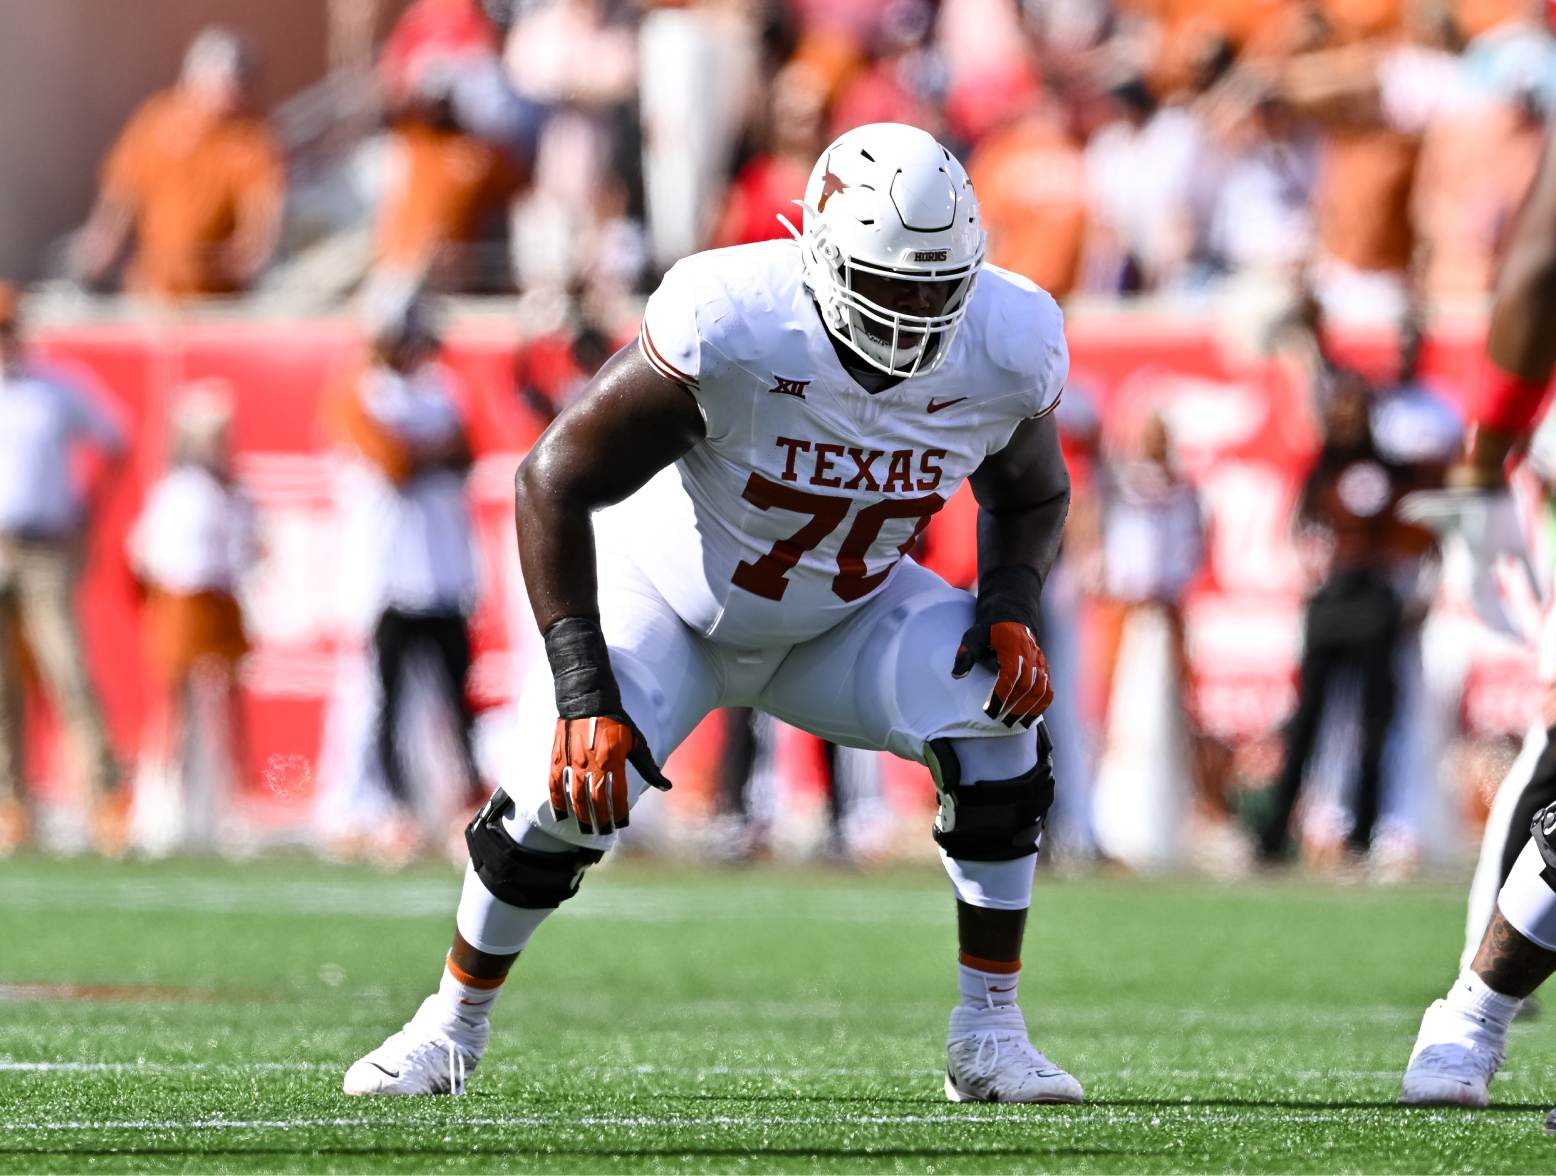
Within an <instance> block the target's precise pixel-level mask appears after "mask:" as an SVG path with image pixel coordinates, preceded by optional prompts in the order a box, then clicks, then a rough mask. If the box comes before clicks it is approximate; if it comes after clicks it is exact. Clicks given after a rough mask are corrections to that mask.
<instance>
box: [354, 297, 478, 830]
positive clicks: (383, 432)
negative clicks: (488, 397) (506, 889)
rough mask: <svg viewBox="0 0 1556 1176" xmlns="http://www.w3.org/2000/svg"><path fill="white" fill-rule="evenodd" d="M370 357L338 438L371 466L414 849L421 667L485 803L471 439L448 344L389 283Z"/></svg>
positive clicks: (380, 742)
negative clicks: (429, 672)
mask: <svg viewBox="0 0 1556 1176" xmlns="http://www.w3.org/2000/svg"><path fill="white" fill-rule="evenodd" d="M367 313H368V317H369V320H370V321H369V330H370V337H371V347H372V353H371V356H370V358H369V361H368V364H367V367H366V369H365V370H364V371H363V372H362V373H361V375H360V376H359V377H358V378H357V379H355V380H352V381H350V382H349V383H347V384H346V385H345V386H343V387H342V388H341V389H339V390H338V391H337V393H336V394H335V395H334V396H333V398H332V401H333V402H332V404H331V405H330V415H331V418H332V423H333V426H334V431H335V432H336V435H337V436H338V437H340V438H341V439H342V440H344V441H345V442H346V443H347V444H348V445H349V446H350V447H351V448H353V449H354V450H355V451H356V453H357V454H358V455H359V457H360V458H361V459H362V466H363V471H362V472H363V474H364V475H365V478H364V486H363V494H364V498H365V502H364V504H363V505H364V508H365V512H366V513H368V514H370V515H371V517H372V519H373V520H374V524H375V526H374V529H375V531H376V536H375V537H376V539H377V541H378V542H377V551H376V553H375V554H374V555H373V557H372V558H374V561H375V566H374V567H373V568H371V569H368V574H369V575H370V576H371V577H372V584H371V588H370V591H371V594H372V597H373V601H374V603H375V605H376V609H375V613H376V619H375V621H374V624H373V629H372V636H371V645H372V650H373V654H374V658H375V661H376V669H377V679H378V687H379V697H378V708H377V717H376V721H375V724H374V730H373V747H374V751H375V755H376V760H377V764H378V767H379V769H380V771H381V773H382V779H383V782H384V787H385V788H386V789H387V791H388V792H389V794H390V796H391V798H392V799H393V801H394V804H395V806H396V808H397V809H398V828H397V830H396V831H395V835H396V836H397V837H398V838H400V839H401V840H402V841H403V843H404V844H402V845H401V846H400V847H399V848H402V849H405V848H412V847H414V846H415V845H416V843H417V842H418V841H420V840H421V839H422V837H423V836H424V835H425V831H424V830H423V827H422V826H423V822H422V821H421V820H420V819H419V816H420V814H422V813H426V812H427V811H428V810H429V809H430V808H431V806H430V805H428V804H427V803H426V801H427V799H428V789H426V788H419V789H413V787H412V783H411V776H410V774H409V773H408V772H407V771H406V768H405V766H404V763H403V758H404V755H405V748H404V747H403V746H402V743H403V740H401V739H400V738H399V733H400V729H401V728H400V720H401V713H402V712H401V706H402V700H403V698H404V697H405V695H406V693H407V685H408V681H409V677H410V674H411V671H412V666H413V663H416V662H417V661H418V660H419V659H428V660H430V661H431V662H432V663H433V665H434V669H435V678H436V682H437V687H438V691H439V693H440V694H441V695H442V700H443V702H444V703H445V705H446V707H447V709H448V711H449V713H450V714H451V715H452V716H453V718H454V722H455V727H456V734H457V737H458V744H459V753H460V760H461V767H462V769H463V776H464V779H463V781H462V788H461V795H460V797H459V798H458V801H459V803H460V804H461V805H463V804H464V803H466V802H474V803H478V802H479V800H480V798H481V797H482V795H483V789H482V784H481V779H480V774H479V771H478V769H477V768H476V763H475V756H474V751H473V748H472V746H471V731H472V727H473V724H474V721H475V719H474V714H473V713H472V710H471V707H470V703H469V700H468V697H467V695H466V692H465V686H466V681H465V680H466V678H467V677H468V675H469V672H470V665H471V650H470V635H469V631H468V627H467V626H468V620H469V613H470V609H471V607H472V604H473V597H474V592H475V567H474V563H473V549H472V542H473V538H472V529H471V520H470V513H469V507H468V504H467V503H466V500H465V476H466V473H467V471H468V469H469V466H470V449H469V442H468V439H467V437H466V433H465V425H464V421H463V418H462V416H461V414H460V410H459V407H458V404H457V402H456V400H455V398H454V390H453V380H454V377H453V374H452V373H451V372H450V371H449V370H448V369H447V368H445V367H444V366H443V365H442V364H440V363H439V362H438V360H437V356H438V352H439V350H440V347H441V340H440V339H439V336H438V333H437V331H436V329H435V327H434V324H433V323H432V321H431V317H430V311H429V309H428V307H427V306H426V304H425V303H424V302H423V301H422V300H421V299H420V298H418V297H414V296H405V295H404V294H403V292H402V291H399V290H397V289H396V288H394V287H391V286H381V287H379V288H377V289H375V290H374V291H370V296H369V298H368V302H367Z"/></svg>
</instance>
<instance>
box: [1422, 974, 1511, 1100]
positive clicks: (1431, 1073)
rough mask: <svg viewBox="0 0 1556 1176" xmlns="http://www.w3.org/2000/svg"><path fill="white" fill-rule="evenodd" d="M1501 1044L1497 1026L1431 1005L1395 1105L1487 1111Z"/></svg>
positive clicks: (1501, 1034)
mask: <svg viewBox="0 0 1556 1176" xmlns="http://www.w3.org/2000/svg"><path fill="white" fill-rule="evenodd" d="M1503 1041H1504V1031H1502V1030H1499V1029H1498V1028H1497V1027H1496V1026H1495V1025H1493V1024H1490V1023H1489V1022H1487V1021H1485V1020H1483V1019H1482V1018H1479V1017H1475V1016H1473V1015H1471V1014H1469V1013H1464V1012H1461V1011H1459V1010H1458V1009H1455V1008H1451V1007H1449V1005H1448V1003H1447V1002H1446V1001H1441V1000H1434V1001H1433V1002H1432V1003H1431V1005H1430V1007H1428V1008H1427V1010H1426V1015H1425V1016H1424V1017H1422V1018H1421V1032H1420V1033H1418V1034H1417V1035H1416V1045H1415V1049H1413V1050H1412V1051H1411V1053H1410V1064H1409V1066H1407V1067H1406V1068H1405V1078H1404V1083H1403V1085H1402V1088H1401V1090H1400V1092H1399V1101H1400V1102H1402V1103H1405V1104H1406V1105H1407V1106H1415V1107H1455V1106H1457V1107H1485V1106H1489V1105H1490V1104H1491V1079H1492V1078H1493V1077H1494V1076H1495V1075H1496V1072H1497V1070H1498V1068H1499V1067H1500V1066H1501V1065H1502V1057H1503Z"/></svg>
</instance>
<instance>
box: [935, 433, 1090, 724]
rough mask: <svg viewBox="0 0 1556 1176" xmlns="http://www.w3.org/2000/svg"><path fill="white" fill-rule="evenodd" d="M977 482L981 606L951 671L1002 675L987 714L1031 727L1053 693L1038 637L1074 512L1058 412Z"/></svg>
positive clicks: (996, 458) (979, 473)
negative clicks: (1046, 592)
mask: <svg viewBox="0 0 1556 1176" xmlns="http://www.w3.org/2000/svg"><path fill="white" fill-rule="evenodd" d="M970 481H971V483H972V489H973V496H974V497H975V498H977V500H978V604H977V608H976V611H975V613H974V617H973V626H972V628H970V629H968V630H967V632H966V633H965V634H963V635H962V643H961V647H960V648H959V649H958V650H957V651H956V663H955V665H954V666H953V667H952V670H951V672H952V674H953V675H955V676H956V677H958V678H960V677H962V676H963V675H964V674H966V673H967V672H968V671H969V670H971V669H972V667H973V666H974V665H975V664H978V663H982V664H984V665H987V666H988V667H989V668H990V669H992V670H994V671H995V673H996V675H997V677H996V679H995V682H994V689H993V690H992V691H991V692H990V694H989V699H988V701H987V702H986V703H985V704H984V711H985V713H987V714H988V715H989V716H990V717H991V718H996V719H1000V720H1001V721H1003V722H1004V723H1005V725H1006V726H1007V727H1010V726H1014V725H1015V724H1016V723H1017V722H1019V723H1021V724H1022V725H1023V726H1026V727H1030V726H1031V725H1032V723H1033V722H1035V721H1036V719H1037V716H1038V715H1040V714H1042V713H1043V711H1044V710H1046V709H1047V708H1048V704H1049V703H1051V702H1052V701H1053V697H1054V695H1053V688H1052V686H1051V685H1050V684H1049V681H1048V663H1047V660H1046V659H1045V658H1044V657H1043V651H1042V650H1041V649H1040V648H1038V644H1037V636H1036V634H1037V630H1038V627H1039V621H1038V618H1039V615H1040V613H1039V605H1040V601H1041V598H1042V593H1043V583H1044V581H1045V580H1047V578H1048V573H1049V571H1050V570H1051V569H1052V568H1053V565H1054V560H1056V559H1057V558H1058V556H1059V541H1060V538H1061V536H1062V535H1063V533H1064V519H1065V515H1066V514H1068V513H1069V509H1070V475H1069V471H1068V470H1066V469H1065V466H1064V455H1063V454H1062V453H1061V452H1060V450H1059V430H1058V428H1057V426H1056V425H1055V423H1054V415H1053V413H1051V412H1050V413H1047V414H1045V415H1043V416H1040V417H1036V418H1033V419H1031V420H1027V421H1023V422H1022V423H1021V425H1020V426H1019V427H1018V428H1017V429H1016V432H1015V434H1014V435H1013V436H1012V437H1011V439H1010V441H1009V443H1008V444H1006V446H1005V447H1004V448H1003V449H1001V450H1000V451H999V452H998V453H994V454H991V455H990V456H989V457H988V458H987V459H985V460H984V462H983V464H982V465H981V466H979V467H978V469H977V470H976V471H975V472H974V473H973V475H972V478H971V479H970Z"/></svg>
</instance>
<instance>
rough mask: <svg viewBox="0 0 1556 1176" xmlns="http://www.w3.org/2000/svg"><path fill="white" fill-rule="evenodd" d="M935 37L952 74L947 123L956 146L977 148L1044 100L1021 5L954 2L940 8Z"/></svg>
mask: <svg viewBox="0 0 1556 1176" xmlns="http://www.w3.org/2000/svg"><path fill="white" fill-rule="evenodd" d="M935 31H936V36H937V41H938V44H939V50H940V53H941V54H942V55H943V56H944V60H945V69H946V72H947V74H948V80H947V82H946V83H945V85H946V93H945V99H944V104H945V118H946V122H947V125H948V128H949V131H950V134H951V136H952V137H953V141H954V142H959V143H973V142H976V141H977V140H978V139H980V138H982V137H983V136H984V135H986V134H988V133H990V132H992V131H993V130H994V129H996V128H997V127H999V126H1000V125H1002V124H1004V123H1006V122H1009V121H1010V119H1011V117H1012V116H1013V115H1014V114H1016V113H1017V112H1019V111H1020V110H1021V109H1022V108H1024V107H1026V106H1029V105H1032V104H1034V103H1035V102H1036V101H1037V100H1038V98H1039V83H1040V79H1039V77H1038V75H1037V68H1036V63H1035V62H1034V60H1033V57H1032V53H1031V48H1032V46H1031V43H1030V41H1029V39H1028V38H1027V36H1025V35H1024V33H1025V31H1026V29H1025V28H1024V22H1023V19H1022V13H1021V11H1020V10H1019V9H1018V7H1017V6H1016V5H1014V4H1010V3H1008V2H1007V0H951V2H950V3H944V4H941V5H940V6H939V20H938V21H937V25H936V30H935ZM964 158H965V156H964Z"/></svg>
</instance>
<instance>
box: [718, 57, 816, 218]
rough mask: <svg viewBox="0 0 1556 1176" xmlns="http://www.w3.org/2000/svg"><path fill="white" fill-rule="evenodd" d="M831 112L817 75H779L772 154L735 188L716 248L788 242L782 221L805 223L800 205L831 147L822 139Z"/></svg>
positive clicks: (770, 130) (757, 161)
mask: <svg viewBox="0 0 1556 1176" xmlns="http://www.w3.org/2000/svg"><path fill="white" fill-rule="evenodd" d="M825 111H826V95H825V93H824V92H823V90H822V87H821V82H820V79H819V78H817V77H816V76H815V73H814V72H813V71H812V70H810V69H809V68H807V67H806V66H803V65H791V66H788V67H786V68H784V69H782V70H780V71H779V72H778V76H777V77H775V78H774V79H773V85H772V105H771V108H770V110H769V112H768V115H767V120H766V122H767V125H766V128H765V129H766V138H767V149H766V150H765V151H763V152H762V153H761V154H759V155H757V156H755V157H754V158H753V159H751V160H750V161H748V162H747V163H746V165H745V166H744V167H743V168H741V169H740V171H739V173H738V174H737V175H736V176H735V179H734V181H733V182H732V183H731V184H730V187H729V193H728V195H727V196H726V197H725V200H724V212H723V215H722V216H720V217H719V224H718V228H717V229H716V230H715V231H714V234H713V247H714V248H723V247H724V246H726V245H745V244H747V243H749V242H751V241H770V240H773V239H775V238H782V239H785V240H787V239H788V236H789V230H788V229H786V228H784V226H783V225H782V224H781V223H779V220H778V216H779V214H780V213H781V214H782V215H784V216H786V217H788V218H789V220H791V221H793V222H794V223H795V224H796V225H797V224H799V222H800V219H801V217H800V210H799V208H798V207H797V205H796V202H797V201H798V200H799V199H800V198H801V197H803V196H804V195H805V181H806V180H808V179H809V178H810V171H811V168H813V167H814V166H815V164H816V159H817V158H818V157H819V156H820V155H821V152H822V151H823V149H825V147H826V145H827V144H826V140H825V139H824V138H823V137H822V136H823V134H824V131H823V125H824V124H823V118H824V115H825Z"/></svg>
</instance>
